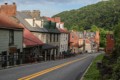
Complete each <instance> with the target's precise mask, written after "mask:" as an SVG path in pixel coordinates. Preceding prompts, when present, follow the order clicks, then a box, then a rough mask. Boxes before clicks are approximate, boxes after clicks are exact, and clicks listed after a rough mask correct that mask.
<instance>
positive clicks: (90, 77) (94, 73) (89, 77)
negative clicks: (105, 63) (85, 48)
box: [83, 54, 103, 80]
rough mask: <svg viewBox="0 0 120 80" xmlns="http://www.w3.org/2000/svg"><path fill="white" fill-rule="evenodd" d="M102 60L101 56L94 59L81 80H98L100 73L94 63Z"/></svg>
mask: <svg viewBox="0 0 120 80" xmlns="http://www.w3.org/2000/svg"><path fill="white" fill-rule="evenodd" d="M102 58H103V54H101V55H99V56H97V57H96V58H95V60H94V61H93V63H92V65H91V66H90V68H89V69H88V71H87V73H86V74H85V76H84V79H83V80H100V73H99V70H98V69H97V65H96V63H97V62H98V61H100V60H102Z"/></svg>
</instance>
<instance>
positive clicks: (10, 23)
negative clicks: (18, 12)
mask: <svg viewBox="0 0 120 80" xmlns="http://www.w3.org/2000/svg"><path fill="white" fill-rule="evenodd" d="M0 28H5V29H23V28H22V27H21V26H20V25H19V24H18V23H17V22H15V21H14V20H12V19H10V17H8V16H6V15H5V14H0Z"/></svg>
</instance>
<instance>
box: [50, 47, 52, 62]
mask: <svg viewBox="0 0 120 80" xmlns="http://www.w3.org/2000/svg"><path fill="white" fill-rule="evenodd" d="M51 57H52V49H51V50H50V60H51Z"/></svg>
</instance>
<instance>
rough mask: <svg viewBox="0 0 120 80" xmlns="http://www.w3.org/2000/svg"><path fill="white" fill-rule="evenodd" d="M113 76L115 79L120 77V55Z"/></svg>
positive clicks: (117, 79)
mask: <svg viewBox="0 0 120 80" xmlns="http://www.w3.org/2000/svg"><path fill="white" fill-rule="evenodd" d="M112 78H113V80H119V79H120V57H119V58H118V59H117V63H116V64H115V65H114V68H113V74H112Z"/></svg>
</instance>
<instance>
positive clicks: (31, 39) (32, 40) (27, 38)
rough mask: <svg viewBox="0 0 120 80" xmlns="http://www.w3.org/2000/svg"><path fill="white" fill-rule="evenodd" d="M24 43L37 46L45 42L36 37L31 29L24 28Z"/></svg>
mask: <svg viewBox="0 0 120 80" xmlns="http://www.w3.org/2000/svg"><path fill="white" fill-rule="evenodd" d="M24 44H25V46H27V47H28V46H37V45H43V44H44V43H43V42H42V41H40V40H39V39H38V38H37V37H35V36H34V35H33V34H32V33H31V32H30V31H29V30H27V29H26V28H24Z"/></svg>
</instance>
